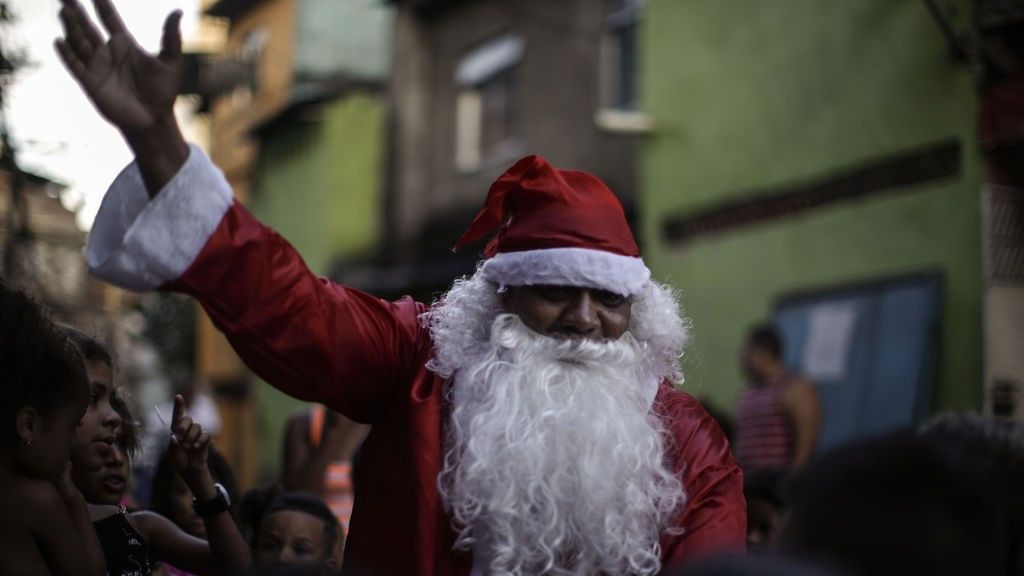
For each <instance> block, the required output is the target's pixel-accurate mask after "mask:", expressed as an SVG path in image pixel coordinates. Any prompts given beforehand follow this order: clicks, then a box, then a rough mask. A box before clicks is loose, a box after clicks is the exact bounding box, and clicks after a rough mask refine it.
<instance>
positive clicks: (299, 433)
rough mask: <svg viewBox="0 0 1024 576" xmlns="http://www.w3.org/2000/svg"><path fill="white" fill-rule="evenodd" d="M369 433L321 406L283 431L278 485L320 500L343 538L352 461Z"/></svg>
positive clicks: (349, 503) (348, 512) (293, 419)
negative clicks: (314, 495) (331, 513)
mask: <svg viewBox="0 0 1024 576" xmlns="http://www.w3.org/2000/svg"><path fill="white" fill-rule="evenodd" d="M369 431H370V427H369V426H367V425H365V424H358V423H356V422H353V421H352V420H349V419H348V418H346V417H345V416H342V415H341V414H340V413H338V412H335V411H334V410H329V409H327V407H325V406H324V405H323V404H314V405H313V406H312V407H311V408H310V409H308V410H302V411H300V412H298V413H296V414H295V415H293V416H292V417H291V419H289V421H288V427H287V429H286V431H285V440H284V462H283V464H282V467H281V469H282V478H281V484H282V485H283V486H284V489H285V490H287V491H289V492H295V491H305V492H311V493H313V494H317V495H319V496H320V497H321V498H323V499H324V502H326V503H327V505H328V506H329V507H330V509H331V512H333V513H334V516H335V517H336V518H337V519H338V522H340V523H341V529H342V533H343V534H345V535H347V534H348V524H349V519H350V518H351V516H352V504H353V503H354V501H355V492H354V490H353V482H352V459H353V457H354V456H355V454H356V452H357V451H358V450H359V447H360V446H361V445H362V444H363V440H364V439H365V438H366V435H367V433H369Z"/></svg>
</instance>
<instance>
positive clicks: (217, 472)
mask: <svg viewBox="0 0 1024 576" xmlns="http://www.w3.org/2000/svg"><path fill="white" fill-rule="evenodd" d="M206 464H207V466H208V467H209V468H210V476H212V477H213V481H214V482H217V483H219V484H220V485H222V486H224V489H225V490H227V492H228V497H229V498H230V499H231V501H232V502H235V501H236V497H237V495H238V484H237V483H236V482H235V474H234V472H233V471H232V470H231V465H230V464H228V461H227V460H226V459H225V458H224V456H222V455H221V454H220V452H218V451H217V450H216V449H214V448H213V447H212V446H211V447H210V452H209V454H208V455H207V459H206ZM149 507H150V509H151V510H153V511H154V512H157V513H159V514H162V515H163V516H166V517H167V518H169V519H170V520H171V522H174V523H175V524H177V525H178V527H179V528H181V529H182V530H184V531H185V532H188V533H189V534H191V535H193V536H195V537H197V538H204V539H205V538H206V525H205V524H203V519H202V518H200V517H199V516H197V515H196V513H195V510H194V509H193V508H192V492H191V491H190V490H189V489H188V486H187V485H186V484H185V481H184V480H183V479H182V478H181V476H180V475H178V473H177V472H176V471H175V470H174V466H173V465H172V464H171V459H170V457H169V455H168V452H167V451H164V453H163V455H161V456H160V462H159V463H158V464H157V468H156V473H155V474H154V475H153V484H152V489H151V492H150V502H149Z"/></svg>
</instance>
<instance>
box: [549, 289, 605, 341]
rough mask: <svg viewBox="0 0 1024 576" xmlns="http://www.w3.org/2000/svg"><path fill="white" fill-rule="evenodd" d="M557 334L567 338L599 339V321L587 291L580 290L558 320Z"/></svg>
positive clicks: (594, 305) (592, 300)
mask: <svg viewBox="0 0 1024 576" xmlns="http://www.w3.org/2000/svg"><path fill="white" fill-rule="evenodd" d="M559 320H560V321H559V323H558V332H559V333H562V334H565V335H567V336H569V337H582V338H595V339H596V338H600V337H601V319H600V318H599V317H598V315H597V304H596V303H595V302H594V297H593V296H592V295H591V293H590V291H589V290H580V291H579V292H577V294H576V296H575V297H574V298H573V299H572V301H571V302H570V303H569V305H568V306H567V307H566V309H565V312H563V313H562V317H561V318H560V319H559Z"/></svg>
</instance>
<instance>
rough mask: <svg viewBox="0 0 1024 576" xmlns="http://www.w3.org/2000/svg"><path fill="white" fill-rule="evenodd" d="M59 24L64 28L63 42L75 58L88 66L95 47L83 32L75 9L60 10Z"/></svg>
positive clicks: (64, 8)
mask: <svg viewBox="0 0 1024 576" xmlns="http://www.w3.org/2000/svg"><path fill="white" fill-rule="evenodd" d="M60 23H61V27H63V28H64V42H65V43H66V44H67V45H68V47H69V48H71V50H72V51H73V52H74V54H75V57H76V58H78V59H79V60H81V61H82V62H84V63H86V64H88V63H89V61H91V60H92V55H93V53H94V52H95V51H96V48H97V46H96V45H94V44H93V43H92V42H91V41H90V40H89V37H88V36H87V35H86V33H85V31H84V30H83V29H82V24H81V22H80V18H79V17H78V14H76V12H75V9H74V8H72V7H71V6H70V5H67V4H66V5H64V7H63V8H61V9H60Z"/></svg>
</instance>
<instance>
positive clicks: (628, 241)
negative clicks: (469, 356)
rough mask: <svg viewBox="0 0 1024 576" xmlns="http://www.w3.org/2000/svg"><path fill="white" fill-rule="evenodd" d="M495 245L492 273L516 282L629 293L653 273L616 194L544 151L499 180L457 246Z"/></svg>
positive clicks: (488, 252) (488, 270) (489, 251)
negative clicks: (547, 156)
mask: <svg viewBox="0 0 1024 576" xmlns="http://www.w3.org/2000/svg"><path fill="white" fill-rule="evenodd" d="M495 228H497V229H498V231H497V234H496V235H495V236H494V238H493V239H492V240H491V241H490V243H489V244H487V248H485V250H484V256H486V257H487V260H486V261H485V262H484V264H483V267H482V269H481V270H482V273H483V275H484V278H486V279H487V280H490V281H491V282H494V283H495V284H497V285H498V287H499V289H500V290H504V289H505V288H506V287H508V286H537V285H550V286H576V287H580V288H593V289H598V290H607V291H609V292H614V293H616V294H621V295H623V296H633V295H636V294H638V293H639V292H640V291H641V290H643V288H644V287H645V286H646V285H647V283H648V282H649V281H650V278H651V271H650V270H648V269H647V266H646V265H645V264H644V261H643V259H641V258H640V249H639V248H637V245H636V241H635V240H634V239H633V233H632V232H631V231H630V230H629V225H628V224H627V223H626V215H625V213H624V212H623V210H622V204H620V203H619V200H618V198H616V197H615V194H614V193H613V192H612V191H611V190H610V189H608V187H607V186H605V184H604V182H601V180H600V179H598V178H597V177H596V176H594V175H592V174H588V173H586V172H580V171H578V170H558V169H556V168H555V167H553V166H552V165H551V164H549V163H548V161H547V160H545V159H544V158H542V157H541V156H536V155H535V156H527V157H526V158H523V159H522V160H520V161H518V162H516V163H515V165H513V166H512V167H511V168H509V169H508V170H507V171H506V172H505V173H504V174H502V175H501V176H500V177H499V178H498V179H497V180H496V181H495V182H494V184H492V185H491V188H490V190H489V191H488V193H487V200H486V202H485V203H484V207H483V208H482V209H481V210H480V213H479V214H477V216H476V218H475V219H474V220H473V223H472V224H470V226H469V229H468V230H467V231H466V233H465V234H463V235H462V237H461V238H459V241H458V243H457V244H456V245H455V250H460V249H462V248H464V247H465V246H467V245H469V244H472V243H473V242H476V241H478V240H480V239H481V238H483V237H484V236H485V235H487V234H488V233H489V232H490V231H492V230H494V229H495Z"/></svg>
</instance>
